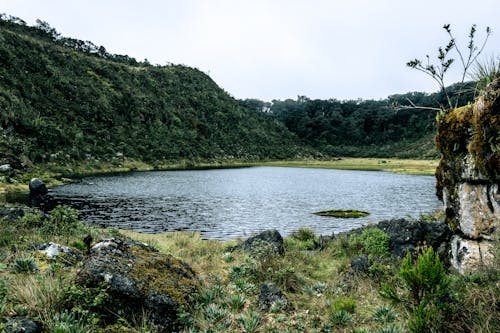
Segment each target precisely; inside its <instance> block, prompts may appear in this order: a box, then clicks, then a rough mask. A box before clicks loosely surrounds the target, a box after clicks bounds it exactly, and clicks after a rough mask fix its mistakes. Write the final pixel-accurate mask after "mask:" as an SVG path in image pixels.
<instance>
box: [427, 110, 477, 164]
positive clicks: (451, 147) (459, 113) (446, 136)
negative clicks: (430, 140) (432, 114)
mask: <svg viewBox="0 0 500 333" xmlns="http://www.w3.org/2000/svg"><path fill="white" fill-rule="evenodd" d="M472 111H473V107H472V105H466V106H463V107H460V108H457V109H455V110H453V111H451V112H449V113H447V114H446V115H445V116H444V117H441V118H440V119H439V120H438V123H437V127H438V134H437V136H436V138H435V142H436V146H437V148H438V149H439V151H440V152H441V154H443V157H444V158H446V159H450V158H456V157H458V156H463V155H465V154H466V153H467V145H468V142H469V140H470V136H471V135H470V133H469V128H470V123H471V119H472Z"/></svg>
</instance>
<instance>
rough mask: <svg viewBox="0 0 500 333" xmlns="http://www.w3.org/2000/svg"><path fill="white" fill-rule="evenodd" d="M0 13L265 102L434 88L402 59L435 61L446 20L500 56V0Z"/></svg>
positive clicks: (29, 1)
mask: <svg viewBox="0 0 500 333" xmlns="http://www.w3.org/2000/svg"><path fill="white" fill-rule="evenodd" d="M0 13H6V14H9V15H13V16H17V17H20V18H22V19H23V20H25V21H26V22H27V23H28V24H29V25H34V24H35V20H36V19H37V18H38V19H41V20H43V21H47V22H48V23H49V24H50V25H51V26H52V27H54V28H55V29H56V30H57V31H58V32H59V33H61V34H62V35H63V36H67V37H73V38H78V39H83V40H90V41H92V42H93V43H94V44H96V45H103V46H104V47H106V49H107V50H108V52H110V53H117V54H127V55H129V56H132V57H135V58H136V59H138V60H143V59H145V58H147V59H148V60H149V61H150V62H151V63H154V64H161V65H163V64H166V63H169V62H170V63H175V64H185V65H188V66H191V67H196V68H198V69H200V70H202V71H204V72H205V73H207V74H209V75H210V76H211V77H212V78H213V79H214V80H215V81H216V82H217V83H218V84H219V85H220V86H221V87H222V88H224V89H225V90H226V91H227V92H229V93H230V94H231V95H233V96H234V97H236V98H259V99H263V100H266V101H270V100H272V99H286V98H293V99H295V98H296V97H297V96H298V95H305V96H308V97H309V98H322V99H329V98H336V99H341V100H343V99H356V98H364V99H368V98H374V99H379V98H385V97H387V96H388V95H391V94H394V93H404V92H408V91H426V92H434V91H437V90H438V86H437V85H436V84H435V82H433V81H432V80H431V79H430V78H429V77H426V76H425V75H424V74H423V73H420V72H417V71H415V70H411V69H409V68H407V67H406V66H405V63H406V62H407V61H409V60H411V59H413V58H416V57H418V58H424V57H425V55H426V54H429V55H431V56H435V55H436V53H437V48H438V46H440V45H444V44H445V43H447V41H448V39H447V35H446V32H445V31H444V30H443V29H442V26H443V24H445V23H449V24H451V28H452V30H453V31H454V33H455V34H456V37H457V40H458V43H459V44H460V45H462V46H463V47H464V48H465V47H466V45H467V34H468V31H469V29H470V26H471V25H472V24H473V23H476V24H477V25H478V37H479V39H480V40H482V39H483V37H484V30H485V28H486V26H490V27H491V29H492V30H493V35H492V36H491V37H490V40H489V42H488V45H487V47H486V49H485V54H486V55H488V56H490V55H492V54H495V55H500V14H499V13H500V0H474V1H470V0H412V1H406V0H392V1H391V0H330V1H328V0H163V1H161V0H141V1H132V0H85V1H84V0H0ZM456 65H458V63H457V64H456ZM457 80H458V76H456V75H455V76H454V77H450V78H449V81H448V83H453V82H456V81H457Z"/></svg>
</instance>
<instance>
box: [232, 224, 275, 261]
mask: <svg viewBox="0 0 500 333" xmlns="http://www.w3.org/2000/svg"><path fill="white" fill-rule="evenodd" d="M234 250H241V251H245V252H248V253H249V254H251V255H252V256H267V255H276V254H279V255H283V254H285V245H284V242H283V237H282V236H281V234H280V233H279V232H278V231H277V230H276V229H273V230H266V231H263V232H261V233H259V234H257V235H255V236H253V237H250V238H248V239H247V240H245V241H244V242H243V243H241V244H239V245H236V246H235V247H233V251H234Z"/></svg>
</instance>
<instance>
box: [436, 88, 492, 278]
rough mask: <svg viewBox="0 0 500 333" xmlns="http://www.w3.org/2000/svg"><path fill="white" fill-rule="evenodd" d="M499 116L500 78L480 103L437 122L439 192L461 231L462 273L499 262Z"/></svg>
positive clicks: (457, 257)
mask: <svg viewBox="0 0 500 333" xmlns="http://www.w3.org/2000/svg"><path fill="white" fill-rule="evenodd" d="M499 115H500V80H498V79H497V80H494V81H493V82H491V83H490V84H489V85H488V86H487V87H486V88H485V89H484V90H483V91H482V92H481V95H480V96H479V98H477V99H476V101H475V103H474V104H472V105H467V106H463V107H460V108H456V109H454V110H450V111H449V112H446V113H445V114H443V116H442V117H440V118H439V119H438V122H437V128H438V133H437V135H436V138H435V142H436V145H437V148H438V149H439V151H440V153H441V160H440V161H439V165H438V167H437V169H436V178H437V195H438V197H439V198H441V199H442V200H443V204H444V208H445V213H446V222H447V223H448V224H449V226H450V228H451V229H452V230H453V232H454V233H455V234H456V237H454V238H453V240H454V241H453V244H452V245H453V248H452V256H451V257H452V262H451V264H452V265H453V266H454V267H456V268H457V269H458V271H459V272H462V273H463V272H469V271H471V270H474V269H477V268H479V267H482V266H485V265H487V264H494V260H490V258H489V254H488V253H490V251H489V250H488V249H487V248H489V247H491V246H496V247H497V246H498V239H499V238H498V230H499V223H500V193H499V181H500V168H499V167H498V166H499V165H500V150H499V149H498V142H499V140H500V137H499V133H500V117H499ZM492 244H495V245H492Z"/></svg>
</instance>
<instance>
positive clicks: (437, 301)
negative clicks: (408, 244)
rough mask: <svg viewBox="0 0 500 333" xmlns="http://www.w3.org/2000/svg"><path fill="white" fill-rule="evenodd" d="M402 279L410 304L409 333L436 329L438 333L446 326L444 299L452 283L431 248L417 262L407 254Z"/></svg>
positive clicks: (423, 251) (401, 271)
mask: <svg viewBox="0 0 500 333" xmlns="http://www.w3.org/2000/svg"><path fill="white" fill-rule="evenodd" d="M399 276H400V277H401V278H402V280H403V283H404V285H405V287H406V289H407V290H408V293H409V301H410V302H411V309H412V317H411V318H410V321H409V323H408V326H409V328H410V330H411V331H412V332H415V333H420V332H422V333H423V332H431V331H432V329H433V328H435V329H436V330H438V331H439V330H440V326H441V325H442V324H443V322H442V318H441V312H442V310H443V309H444V307H445V306H446V303H445V302H444V301H443V299H444V296H445V295H447V294H448V289H449V284H450V280H449V279H448V277H447V275H446V272H445V269H444V267H443V265H442V264H441V261H440V260H439V255H437V254H436V253H435V252H434V250H433V249H432V248H424V249H423V250H422V252H421V253H420V254H419V256H418V258H417V260H416V262H415V263H414V262H413V260H412V256H411V254H410V253H408V254H407V256H406V258H405V259H404V260H403V262H402V264H401V267H400V271H399Z"/></svg>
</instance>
